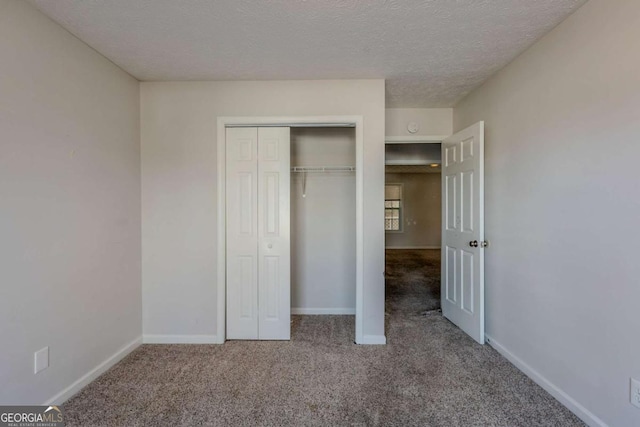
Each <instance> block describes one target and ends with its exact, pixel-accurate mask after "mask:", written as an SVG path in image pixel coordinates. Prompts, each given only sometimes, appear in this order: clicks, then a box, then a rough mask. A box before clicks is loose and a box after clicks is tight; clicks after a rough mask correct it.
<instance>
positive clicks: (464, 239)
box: [441, 122, 485, 344]
mask: <svg viewBox="0 0 640 427" xmlns="http://www.w3.org/2000/svg"><path fill="white" fill-rule="evenodd" d="M483 242H484V122H478V123H476V124H474V125H473V126H470V127H468V128H466V129H464V130H462V131H460V132H458V133H456V134H454V135H452V136H450V137H449V138H446V139H445V140H443V141H442V269H441V299H442V314H443V315H444V316H445V317H446V318H447V319H449V320H450V321H451V322H453V323H454V324H455V325H456V326H458V327H459V328H460V329H462V330H463V331H464V332H466V333H467V334H468V335H470V336H471V337H472V338H473V339H475V340H476V341H477V342H479V343H480V344H484V339H485V338H484V245H483Z"/></svg>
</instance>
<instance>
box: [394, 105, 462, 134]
mask: <svg viewBox="0 0 640 427" xmlns="http://www.w3.org/2000/svg"><path fill="white" fill-rule="evenodd" d="M385 122H386V124H385V134H386V135H387V136H411V135H413V136H419V135H451V131H452V130H453V108H387V109H386V110H385ZM410 122H414V123H416V124H417V125H418V127H419V129H418V131H417V132H415V133H410V132H409V131H408V130H407V124H409V123H410Z"/></svg>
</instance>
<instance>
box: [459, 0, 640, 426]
mask: <svg viewBox="0 0 640 427" xmlns="http://www.w3.org/2000/svg"><path fill="white" fill-rule="evenodd" d="M638 40H640V2H638V1H629V0H613V1H604V0H591V1H590V2H588V3H586V5H585V6H583V7H582V8H581V9H579V10H578V11H577V12H576V13H575V14H573V15H572V16H570V17H569V18H568V19H567V20H566V21H565V22H564V23H562V24H561V25H560V26H558V27H557V28H556V29H555V30H554V31H552V32H551V33H549V34H548V35H547V36H546V37H544V38H543V39H541V40H540V41H539V42H538V43H536V44H535V45H534V46H533V47H532V48H530V49H529V50H528V51H526V52H525V53H524V54H523V55H521V56H520V57H519V58H518V59H517V60H515V61H514V62H513V63H512V64H510V65H509V66H507V67H506V68H505V69H503V70H502V71H501V72H500V73H498V74H497V75H496V76H495V77H493V78H492V79H490V80H489V81H488V82H487V83H486V84H484V85H483V86H482V87H481V88H479V89H478V90H476V91H474V92H473V93H472V94H471V95H470V96H468V97H467V98H466V99H464V100H463V101H462V102H460V103H459V104H458V106H457V107H456V108H455V128H456V129H457V130H459V129H461V128H463V127H465V126H467V125H470V124H472V123H474V122H476V121H478V120H485V121H486V129H487V134H486V169H485V170H486V193H485V194H486V196H485V200H486V204H485V206H486V235H487V237H488V238H489V239H490V240H491V247H490V248H489V249H488V250H487V251H486V305H487V311H486V313H487V319H486V322H487V323H486V327H487V333H488V334H489V335H490V336H491V337H492V338H493V339H494V342H497V343H498V344H499V345H502V346H503V349H506V350H507V351H510V352H511V353H512V355H513V356H514V357H516V358H519V360H520V361H521V362H523V363H525V364H528V365H529V367H530V368H531V369H532V370H533V371H535V372H537V374H539V375H540V376H541V377H543V378H546V379H547V380H548V381H549V382H550V383H551V384H553V385H554V386H555V387H557V389H559V390H562V391H563V392H565V393H566V394H568V396H570V398H572V399H574V403H577V404H578V405H582V407H584V408H585V409H586V410H588V411H590V412H591V413H592V414H593V415H594V416H595V417H598V418H600V419H601V420H602V421H603V422H605V423H606V424H608V425H610V426H619V427H622V426H627V427H631V426H638V425H640V409H637V408H634V407H633V406H631V404H630V403H629V377H635V378H640V356H639V355H640V339H639V337H640V332H639V326H640V320H639V318H640V317H639V314H640V311H639V307H640V303H639V302H640V279H639V277H640V262H638V255H637V254H638V241H639V237H640V232H638V222H639V219H640V190H639V188H640V187H639V186H638V183H639V182H640V179H639V178H638V159H640V142H639V141H638V135H640V49H638ZM514 360H515V359H514ZM533 371H532V372H533ZM565 402H566V400H565ZM576 408H577V409H576ZM574 410H580V408H579V407H577V406H574ZM582 415H583V417H585V418H587V417H588V414H587V415H585V413H584V412H583V413H582ZM590 422H591V423H592V424H593V425H596V424H597V421H595V418H593V417H592V418H590Z"/></svg>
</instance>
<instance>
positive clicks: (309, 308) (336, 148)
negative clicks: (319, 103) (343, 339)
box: [291, 128, 356, 314]
mask: <svg viewBox="0 0 640 427" xmlns="http://www.w3.org/2000/svg"><path fill="white" fill-rule="evenodd" d="M355 154H356V140H355V129H354V128H335V129H331V128H292V129H291V165H292V166H354V165H355V161H356V159H355V157H356V156H355ZM302 189H303V175H302V174H301V173H293V174H292V176H291V307H292V312H294V313H296V312H300V313H302V314H316V313H317V314H353V313H355V308H356V177H355V174H354V173H336V172H332V173H308V174H307V178H306V197H303V192H302Z"/></svg>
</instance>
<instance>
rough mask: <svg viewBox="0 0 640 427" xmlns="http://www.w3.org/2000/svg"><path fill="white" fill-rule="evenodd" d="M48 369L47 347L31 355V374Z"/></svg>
mask: <svg viewBox="0 0 640 427" xmlns="http://www.w3.org/2000/svg"><path fill="white" fill-rule="evenodd" d="M48 367H49V347H45V348H43V349H42V350H38V351H36V352H35V354H34V355H33V373H34V374H37V373H38V372H40V371H42V370H44V369H47V368H48Z"/></svg>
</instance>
